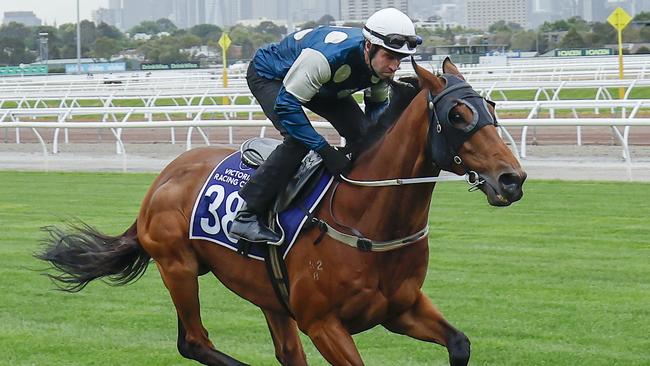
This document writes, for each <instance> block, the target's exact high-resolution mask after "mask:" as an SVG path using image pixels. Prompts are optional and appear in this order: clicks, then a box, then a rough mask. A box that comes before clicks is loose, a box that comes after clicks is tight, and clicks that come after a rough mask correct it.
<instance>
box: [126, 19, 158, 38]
mask: <svg viewBox="0 0 650 366" xmlns="http://www.w3.org/2000/svg"><path fill="white" fill-rule="evenodd" d="M129 33H131V34H136V33H146V34H150V35H154V34H158V33H160V25H158V23H156V22H153V21H151V20H145V21H143V22H140V24H138V25H136V26H135V27H133V28H131V29H130V30H129Z"/></svg>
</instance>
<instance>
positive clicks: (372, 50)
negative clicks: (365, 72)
mask: <svg viewBox="0 0 650 366" xmlns="http://www.w3.org/2000/svg"><path fill="white" fill-rule="evenodd" d="M379 48H380V46H377V45H376V44H374V43H371V44H370V50H368V63H369V64H370V65H369V66H370V72H372V74H373V75H374V76H376V77H379V75H377V73H376V72H375V69H374V68H373V67H372V59H373V58H374V57H375V55H376V54H377V52H379Z"/></svg>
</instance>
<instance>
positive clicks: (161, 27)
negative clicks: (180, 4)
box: [156, 18, 178, 34]
mask: <svg viewBox="0 0 650 366" xmlns="http://www.w3.org/2000/svg"><path fill="white" fill-rule="evenodd" d="M156 24H157V25H158V32H156V33H160V32H167V33H170V34H171V33H174V32H175V31H176V30H177V29H178V27H177V26H176V24H174V22H172V21H171V20H169V19H167V18H160V19H158V20H156Z"/></svg>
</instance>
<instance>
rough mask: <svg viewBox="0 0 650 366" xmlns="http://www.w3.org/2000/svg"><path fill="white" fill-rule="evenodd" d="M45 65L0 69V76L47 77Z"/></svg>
mask: <svg viewBox="0 0 650 366" xmlns="http://www.w3.org/2000/svg"><path fill="white" fill-rule="evenodd" d="M47 71H48V67H47V65H23V66H4V67H0V76H12V75H47Z"/></svg>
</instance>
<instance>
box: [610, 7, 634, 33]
mask: <svg viewBox="0 0 650 366" xmlns="http://www.w3.org/2000/svg"><path fill="white" fill-rule="evenodd" d="M631 20H632V17H631V16H630V14H628V13H627V12H626V11H625V10H623V8H621V7H620V6H619V7H617V8H616V9H615V10H614V11H613V12H612V13H611V14H610V15H609V16H608V17H607V21H608V22H609V24H611V25H612V27H614V28H616V30H617V31H621V30H623V28H625V27H627V25H628V24H630V21H631Z"/></svg>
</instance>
